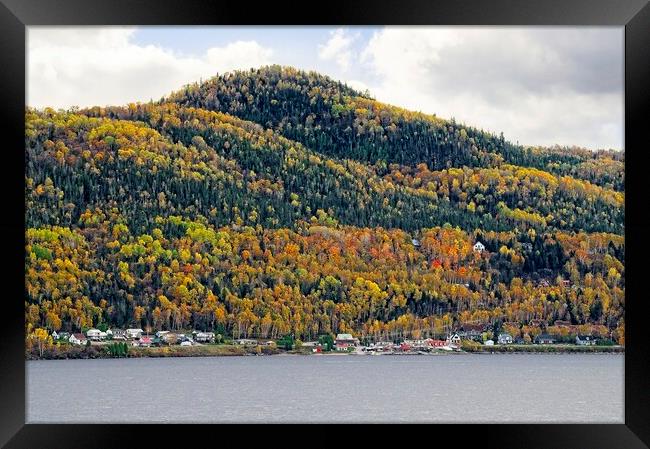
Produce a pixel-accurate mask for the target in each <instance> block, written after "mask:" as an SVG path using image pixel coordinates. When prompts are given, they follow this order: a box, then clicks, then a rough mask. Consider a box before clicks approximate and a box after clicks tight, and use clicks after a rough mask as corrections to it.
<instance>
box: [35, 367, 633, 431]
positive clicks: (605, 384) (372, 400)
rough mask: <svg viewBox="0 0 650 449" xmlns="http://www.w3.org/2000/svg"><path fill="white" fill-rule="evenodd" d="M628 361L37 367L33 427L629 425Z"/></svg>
mask: <svg viewBox="0 0 650 449" xmlns="http://www.w3.org/2000/svg"><path fill="white" fill-rule="evenodd" d="M623 364H624V356H623V355H621V354H606V355H605V354H489V355H479V354H451V355H441V356H375V357H372V356H302V357H301V356H270V357H269V356H266V357H207V358H151V359H146V358H145V359H102V360H44V361H29V362H27V421H28V422H30V423H37V422H38V423H46V422H47V423H58V422H75V423H105V422H113V423H118V422H119V423H134V422H165V423H167V422H169V423H183V422H184V423H192V422H204V423H212V422H414V421H415V422H440V423H455V422H513V423H515V422H516V423H523V422H526V423H530V422H562V423H583V422H592V423H623V422H624V407H623V374H624V369H623Z"/></svg>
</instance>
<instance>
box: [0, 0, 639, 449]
mask: <svg viewBox="0 0 650 449" xmlns="http://www.w3.org/2000/svg"><path fill="white" fill-rule="evenodd" d="M200 24H203V25H207V24H210V25H262V24H266V25H329V24H335V25H339V24H341V25H373V24H376V25H389V24H392V25H408V24H411V25H571V26H584V25H597V26H624V27H625V147H626V148H625V150H626V153H627V154H626V166H625V171H626V186H625V195H626V209H627V210H626V214H625V215H626V216H625V230H626V232H625V239H626V252H627V256H626V258H627V261H626V262H627V263H626V290H627V296H626V318H625V319H626V335H625V340H626V353H625V424H621V425H596V424H588V425H563V424H539V425H534V424H522V425H516V424H515V425H505V424H504V425H469V424H468V425H438V426H437V427H436V428H435V429H431V430H433V433H431V430H426V431H425V432H423V434H424V435H427V434H428V435H429V437H430V438H435V441H436V443H435V444H443V443H442V442H443V441H444V440H445V439H446V437H451V438H452V440H451V441H452V443H447V444H453V446H455V447H458V446H461V447H463V446H469V445H471V446H474V445H480V446H481V447H492V446H498V447H502V448H509V447H513V448H515V447H516V448H537V447H555V448H573V447H580V448H582V447H584V448H599V447H603V448H609V449H611V448H626V449H629V448H642V447H648V445H650V414H649V413H648V411H649V410H650V382H649V379H650V339H649V338H648V334H647V333H646V332H645V331H646V330H647V328H646V327H645V321H646V319H645V317H646V316H647V311H648V307H647V305H646V303H647V295H645V296H644V286H645V285H644V281H643V276H644V271H645V268H646V267H647V265H648V263H647V262H646V260H647V257H646V254H645V253H646V252H647V244H646V243H645V241H644V240H645V238H647V236H648V235H650V234H648V232H647V231H648V230H650V226H649V225H650V220H649V219H648V218H646V217H645V215H646V214H645V213H644V212H645V210H644V209H645V208H646V207H644V206H647V204H648V202H649V200H648V198H649V196H648V195H647V194H648V193H649V189H648V186H647V183H646V182H644V181H645V180H644V177H643V175H644V173H643V170H644V167H647V165H646V164H644V162H645V159H646V157H645V154H644V153H647V152H648V151H649V150H648V149H647V143H646V142H644V140H645V139H644V137H646V136H645V134H646V129H645V126H644V125H645V116H646V114H647V112H648V109H649V108H648V106H649V105H650V87H649V86H650V76H649V75H650V73H649V72H650V6H649V5H648V0H627V1H621V0H575V1H566V0H491V1H481V0H456V1H452V0H446V1H425V0H401V1H399V2H395V1H390V0H355V1H348V2H345V1H343V0H335V1H329V2H327V3H325V4H322V5H320V4H313V5H308V4H306V3H303V2H287V3H276V2H264V3H260V4H251V5H248V4H243V3H242V2H215V1H212V2H210V1H199V0H184V1H182V2H181V1H172V0H132V1H129V0H66V1H64V0H49V1H48V0H0V67H1V68H0V86H1V88H0V114H1V115H2V119H3V120H2V122H0V123H2V124H3V125H4V126H3V128H4V131H3V133H2V136H3V139H2V142H3V143H4V144H5V145H4V146H5V148H4V152H3V159H8V160H6V161H5V164H4V170H3V174H2V176H0V183H1V184H2V190H0V191H1V192H3V194H4V195H3V199H4V200H5V201H4V203H5V210H4V211H3V213H2V214H0V232H1V233H2V234H1V235H2V236H3V237H4V242H3V245H2V247H3V251H2V253H3V255H4V257H3V259H4V262H5V263H4V264H3V265H4V268H3V269H2V270H1V272H2V274H3V278H4V279H3V281H4V282H3V283H2V285H3V287H4V289H3V293H4V294H3V296H4V298H3V301H2V308H1V309H0V310H1V311H2V312H1V314H0V316H2V323H3V327H2V329H3V332H2V334H0V364H1V369H0V404H1V405H2V407H1V408H2V410H1V411H0V423H1V424H0V444H3V445H4V444H6V447H8V448H48V447H65V448H71V447H88V448H93V449H95V448H103V447H113V448H114V447H145V446H149V447H155V446H159V447H167V446H169V444H170V443H171V442H172V441H174V440H175V438H174V437H177V438H178V437H181V438H182V436H183V435H185V436H186V438H187V439H184V440H185V443H186V444H199V443H192V442H191V441H195V440H196V438H201V437H204V438H207V440H206V441H211V442H212V444H219V445H224V444H226V445H228V446H230V445H231V444H232V445H234V444H238V445H240V444H242V443H244V444H246V445H248V444H249V443H250V441H249V440H248V438H247V437H248V435H251V436H253V433H250V434H249V433H247V432H246V433H243V432H242V429H239V428H235V429H234V430H235V431H234V432H225V431H222V430H221V429H216V430H215V428H214V427H212V426H206V425H203V426H191V425H183V426H182V427H178V426H160V425H35V424H25V354H24V302H23V301H22V300H20V299H19V298H20V297H21V296H22V295H24V282H23V279H24V264H23V262H22V261H23V260H24V214H23V211H24V207H25V203H24V170H23V172H22V173H21V171H20V169H19V167H21V166H24V156H21V154H20V151H18V149H19V148H21V147H22V146H23V145H24V112H25V75H26V68H25V27H26V26H29V25H200ZM644 113H645V114H644ZM644 143H646V145H643V144H644ZM594 394H597V392H594ZM558 400H561V398H558ZM189 427H192V428H191V429H190V428H189ZM270 427H271V426H267V428H265V429H264V435H266V434H267V433H271V434H272V433H275V432H278V433H275V435H278V436H282V434H284V439H286V438H287V437H288V436H289V434H288V433H286V432H287V430H286V429H280V430H279V431H278V430H275V429H277V428H275V429H271V428H270ZM319 430H320V431H319V432H318V434H319V439H320V438H321V435H322V436H325V438H327V436H328V435H332V436H333V440H332V441H333V442H334V443H335V444H343V443H340V440H339V443H336V441H337V439H338V438H342V437H341V436H340V433H339V432H331V431H329V430H327V429H322V430H321V429H319ZM280 432H282V434H281V433H280ZM391 433H392V432H391ZM401 433H402V432H400V431H399V430H396V431H395V434H396V436H399V434H401ZM408 433H409V434H410V433H411V430H410V429H409V431H408ZM417 433H418V434H419V433H420V432H417ZM216 435H218V438H217V436H216ZM384 435H385V433H384V431H380V432H374V431H372V432H368V433H364V439H365V440H366V444H374V443H375V441H376V442H379V441H381V440H382V439H383V438H385V436H384ZM431 435H435V437H432V436H431ZM190 436H191V440H190V439H189V437H190ZM418 436H420V435H418ZM289 440H292V441H286V442H288V443H291V442H293V443H294V444H297V443H300V442H299V441H297V440H295V439H293V438H289ZM373 440H375V441H373ZM269 441H270V440H269ZM322 441H324V440H322ZM431 441H433V440H431ZM284 442H285V441H284V440H283V443H284ZM250 444H252V443H250ZM303 444H304V443H303Z"/></svg>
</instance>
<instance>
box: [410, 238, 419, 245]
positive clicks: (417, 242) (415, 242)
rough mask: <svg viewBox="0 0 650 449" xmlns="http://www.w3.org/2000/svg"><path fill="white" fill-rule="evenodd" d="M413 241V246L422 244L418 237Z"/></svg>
mask: <svg viewBox="0 0 650 449" xmlns="http://www.w3.org/2000/svg"><path fill="white" fill-rule="evenodd" d="M411 243H413V246H420V241H419V240H417V239H413V240H411Z"/></svg>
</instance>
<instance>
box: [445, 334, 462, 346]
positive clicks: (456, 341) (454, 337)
mask: <svg viewBox="0 0 650 449" xmlns="http://www.w3.org/2000/svg"><path fill="white" fill-rule="evenodd" d="M459 345H460V336H459V335H458V334H457V333H453V334H451V335H449V336H447V346H459Z"/></svg>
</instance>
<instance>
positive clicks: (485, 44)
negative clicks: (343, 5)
mask: <svg viewBox="0 0 650 449" xmlns="http://www.w3.org/2000/svg"><path fill="white" fill-rule="evenodd" d="M622 37H623V34H622V30H621V29H613V28H609V29H604V28H601V29H586V28H570V29H569V28H489V27H482V28H481V27H429V28H422V27H399V28H398V27H387V28H384V29H382V30H381V31H378V32H376V33H374V35H373V36H372V38H371V39H370V40H369V42H368V44H367V46H366V47H365V49H364V50H363V52H362V55H361V61H362V63H364V64H365V65H366V66H367V67H368V69H369V70H371V71H372V72H373V75H374V76H375V77H376V79H377V80H378V81H376V82H374V83H372V87H371V89H370V90H371V92H372V93H373V94H374V95H375V96H376V97H377V99H378V100H381V101H385V102H389V103H392V104H396V105H400V106H403V107H406V108H409V109H414V110H420V111H423V112H427V113H435V114H437V115H438V116H440V117H445V118H450V117H455V118H456V119H457V120H458V121H461V122H465V123H467V124H468V125H472V126H476V127H481V128H485V129H487V130H490V131H493V132H497V133H498V132H501V131H503V133H504V135H505V136H506V138H509V139H510V140H513V141H519V142H520V143H522V144H530V145H552V144H555V143H557V144H561V145H574V144H575V145H579V146H585V147H587V148H592V149H595V148H617V149H621V148H622V147H623V78H622V74H623V53H622V50H623V40H622Z"/></svg>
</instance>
